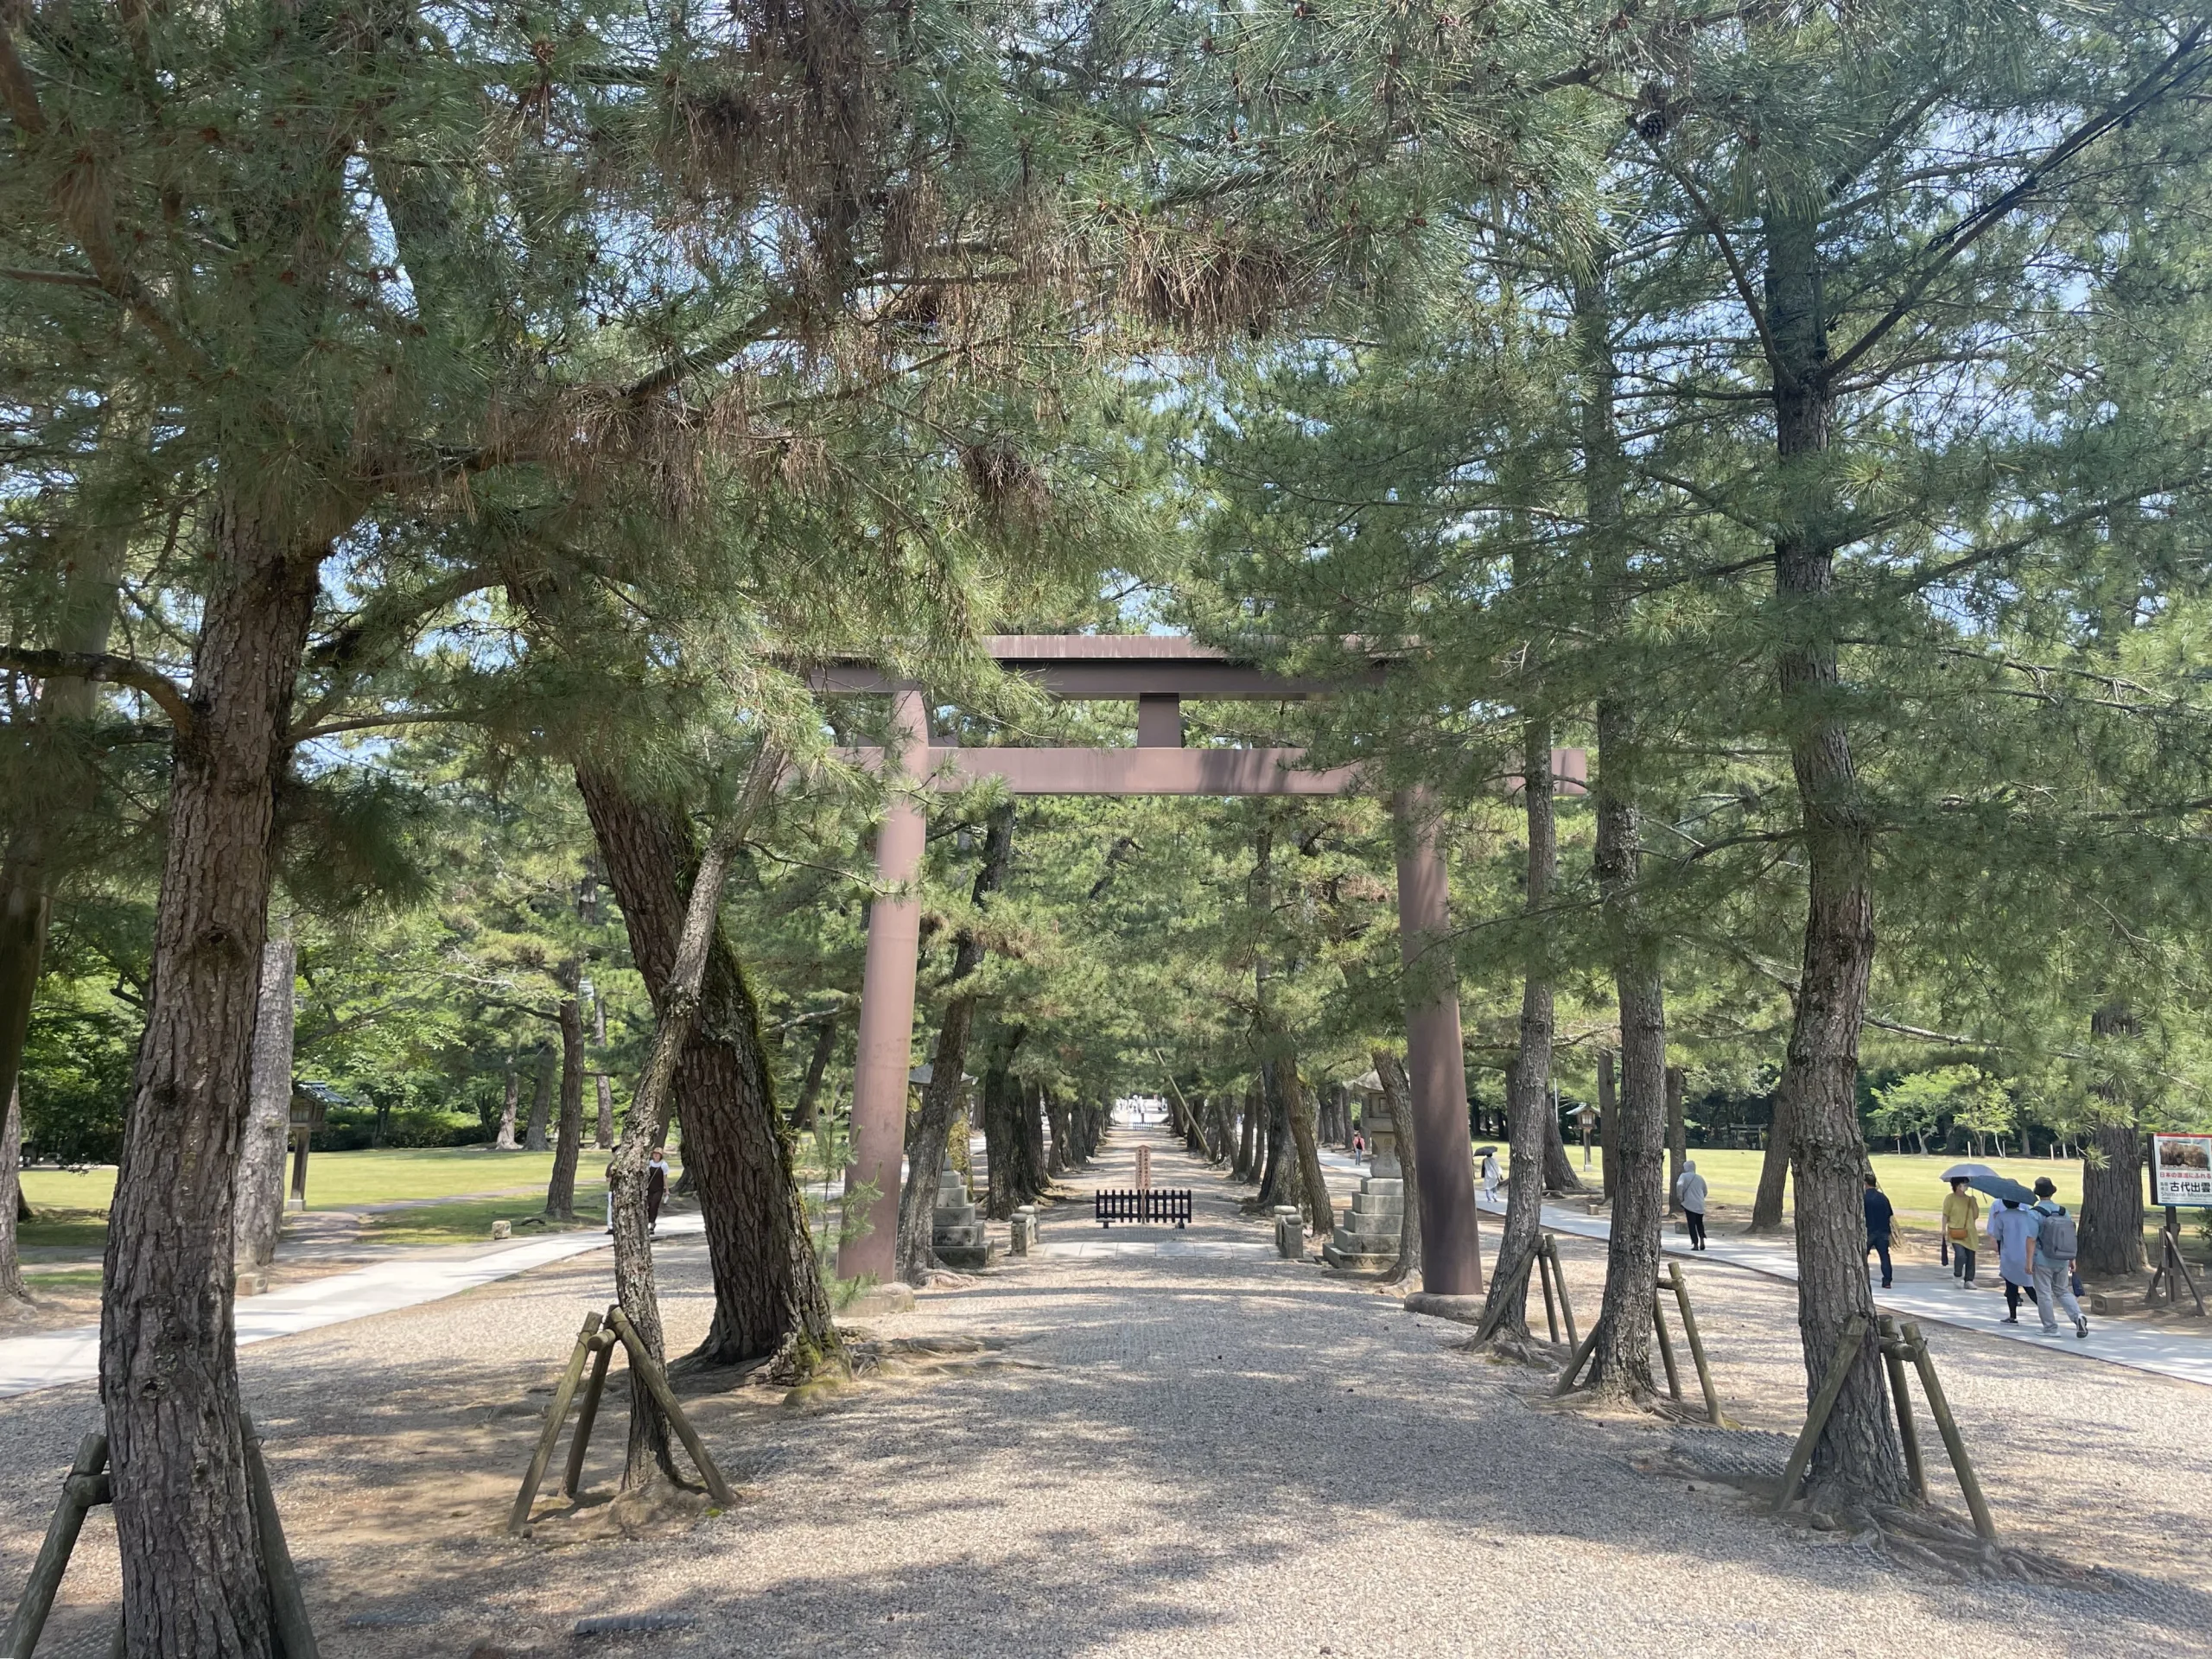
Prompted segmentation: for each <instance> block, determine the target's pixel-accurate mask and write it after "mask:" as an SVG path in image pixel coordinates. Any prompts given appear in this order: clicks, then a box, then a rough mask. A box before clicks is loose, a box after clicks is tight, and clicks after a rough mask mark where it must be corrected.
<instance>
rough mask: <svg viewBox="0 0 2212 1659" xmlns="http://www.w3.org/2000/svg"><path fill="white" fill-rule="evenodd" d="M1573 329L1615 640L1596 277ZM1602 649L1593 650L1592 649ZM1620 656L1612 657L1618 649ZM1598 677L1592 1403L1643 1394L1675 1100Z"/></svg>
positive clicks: (1607, 340)
mask: <svg viewBox="0 0 2212 1659" xmlns="http://www.w3.org/2000/svg"><path fill="white" fill-rule="evenodd" d="M1575 311H1576V317H1575V334H1576V340H1577V344H1578V346H1579V347H1580V354H1581V359H1582V369H1583V375H1584V382H1585V396H1584V399H1583V408H1582V421H1583V446H1582V448H1583V458H1584V476H1583V486H1584V490H1585V495H1586V502H1587V505H1588V510H1589V532H1590V570H1591V588H1592V594H1593V597H1594V601H1595V603H1594V605H1593V607H1592V608H1593V615H1592V627H1593V632H1594V633H1595V634H1596V636H1597V638H1598V639H1599V641H1600V642H1611V641H1620V642H1621V643H1622V645H1626V643H1627V642H1626V641H1625V639H1624V638H1623V636H1624V634H1625V632H1626V631H1627V626H1628V623H1629V620H1630V613H1629V599H1628V581H1629V563H1628V548H1627V544H1626V537H1625V535H1624V529H1623V525H1622V490H1623V480H1624V473H1625V467H1624V461H1623V458H1622V454H1621V448H1620V435H1619V433H1618V430H1617V429H1616V427H1615V424H1614V418H1613V390H1614V385H1615V368H1614V362H1613V355H1612V340H1611V306H1610V305H1609V304H1608V302H1607V300H1606V296H1605V278H1604V277H1603V275H1602V274H1596V275H1593V276H1591V277H1586V278H1584V279H1583V280H1582V281H1580V282H1579V283H1577V284H1576V288H1575ZM1601 648H1602V645H1601ZM1622 654H1623V655H1624V656H1625V655H1626V654H1627V653H1626V652H1625V651H1624V652H1623V653H1622ZM1627 683H1630V682H1629V681H1628V680H1627V678H1626V677H1613V678H1610V679H1609V680H1608V681H1607V682H1606V683H1605V685H1604V686H1603V688H1602V689H1601V690H1599V695H1598V708H1597V722H1596V723H1597V739H1598V772H1597V776H1596V778H1595V779H1593V780H1592V782H1593V785H1594V787H1593V792H1594V794H1595V796H1596V801H1595V805H1596V808H1597V820H1598V823H1597V847H1596V849H1595V853H1594V855H1593V858H1592V863H1593V865H1594V867H1595V874H1596V875H1597V878H1598V891H1599V912H1600V918H1601V919H1602V921H1603V923H1604V925H1605V946H1606V955H1607V957H1608V958H1609V959H1610V962H1611V967H1612V970H1613V991H1614V998H1615V1001H1616V1005H1617V1006H1618V1010H1619V1018H1620V1038H1621V1049H1620V1086H1619V1090H1618V1095H1617V1096H1615V1097H1614V1098H1612V1099H1610V1100H1605V1099H1604V1096H1606V1095H1609V1094H1612V1093H1613V1090H1611V1087H1610V1085H1611V1083H1612V1077H1611V1070H1612V1068H1611V1064H1610V1057H1605V1065H1604V1066H1603V1069H1602V1070H1601V1071H1600V1072H1599V1079H1600V1089H1599V1095H1600V1098H1601V1101H1602V1102H1603V1109H1604V1111H1605V1126H1606V1136H1605V1196H1606V1197H1607V1198H1609V1199H1611V1204H1612V1225H1611V1229H1610V1230H1609V1231H1608V1235H1607V1238H1606V1243H1605V1300H1604V1301H1603V1303H1602V1304H1601V1305H1600V1307H1599V1315H1598V1322H1597V1326H1596V1333H1595V1339H1594V1341H1593V1342H1592V1345H1591V1351H1590V1370H1589V1372H1588V1376H1587V1379H1586V1382H1585V1383H1584V1387H1585V1388H1586V1390H1587V1391H1588V1392H1589V1393H1591V1394H1592V1395H1599V1396H1611V1397H1616V1398H1627V1399H1634V1400H1642V1399H1644V1398H1646V1397H1647V1396H1649V1395H1650V1394H1651V1393H1652V1392H1653V1389H1652V1383H1651V1318H1650V1313H1649V1309H1650V1307H1651V1304H1652V1299H1653V1298H1654V1297H1655V1296H1656V1294H1657V1293H1658V1287H1659V1252H1660V1243H1661V1241H1660V1229H1661V1227H1662V1224H1663V1222H1662V1217H1663V1214H1664V1211H1665V1208H1666V1202H1667V1192H1668V1182H1667V1178H1666V1172H1665V1169H1664V1167H1663V1164H1662V1160H1663V1159H1664V1157H1665V1145H1666V1142H1665V1136H1666V1130H1667V1123H1668V1116H1669V1104H1670V1103H1671V1104H1672V1105H1674V1106H1675V1108H1676V1109H1677V1111H1676V1118H1677V1121H1679V1107H1680V1104H1681V1096H1680V1095H1679V1093H1678V1092H1677V1091H1676V1090H1674V1089H1672V1088H1670V1087H1669V1072H1668V1070H1667V1016H1666V1004H1665V1001H1664V1000H1663V998H1664V992H1663V990H1662V985H1661V982H1660V974H1659V953H1658V950H1657V946H1656V941H1654V940H1653V939H1652V938H1651V936H1650V934H1649V931H1648V930H1647V928H1646V926H1645V924H1644V913H1643V891H1642V887H1641V885H1640V884H1641V881H1642V879H1643V818H1642V813H1641V810H1640V806H1639V776H1640V773H1641V770H1642V760H1643V756H1642V752H1641V743H1640V737H1641V734H1640V732H1639V731H1638V728H1637V718H1636V711H1635V709H1633V708H1632V707H1631V705H1630V702H1629V701H1628V699H1627V698H1626V697H1625V696H1623V695H1622V690H1621V688H1622V687H1623V686H1624V684H1627Z"/></svg>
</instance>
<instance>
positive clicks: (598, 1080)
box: [591, 1071, 614, 1152]
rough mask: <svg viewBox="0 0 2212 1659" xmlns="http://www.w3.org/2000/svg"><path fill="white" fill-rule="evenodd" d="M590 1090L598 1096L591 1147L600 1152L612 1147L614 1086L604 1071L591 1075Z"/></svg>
mask: <svg viewBox="0 0 2212 1659" xmlns="http://www.w3.org/2000/svg"><path fill="white" fill-rule="evenodd" d="M591 1081H592V1088H593V1090H594V1092H595V1093H596V1094H597V1095H598V1096H599V1099H598V1107H599V1111H598V1116H597V1119H596V1121H595V1122H594V1124H593V1126H592V1137H591V1138H592V1145H593V1146H594V1147H597V1148H598V1149H599V1150H600V1151H601V1152H611V1151H613V1147H614V1084H613V1081H612V1079H610V1078H609V1077H607V1073H606V1072H604V1071H594V1072H593V1073H592V1079H591Z"/></svg>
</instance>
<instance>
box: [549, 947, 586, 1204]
mask: <svg viewBox="0 0 2212 1659" xmlns="http://www.w3.org/2000/svg"><path fill="white" fill-rule="evenodd" d="M563 982H564V984H565V985H566V986H567V988H568V993H569V994H568V995H565V996H563V998H562V999H561V1010H560V1013H561V1134H560V1138H559V1140H558V1141H556V1142H555V1143H554V1147H553V1174H552V1177H551V1179H549V1180H548V1181H547V1182H546V1184H545V1213H546V1215H547V1216H548V1217H550V1218H551V1219H552V1220H555V1221H574V1220H575V1218H576V1162H577V1160H579V1159H580V1158H581V1157H582V1155H583V1149H584V1010H583V1005H582V1003H581V1002H579V1001H577V1000H576V987H575V969H574V968H573V967H571V968H569V969H567V970H566V971H565V972H564V975H563Z"/></svg>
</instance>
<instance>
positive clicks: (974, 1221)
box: [930, 1156, 998, 1268]
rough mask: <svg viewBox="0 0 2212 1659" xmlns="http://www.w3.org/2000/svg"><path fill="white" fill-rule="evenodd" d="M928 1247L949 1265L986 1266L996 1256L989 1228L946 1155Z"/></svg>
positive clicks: (939, 1180) (959, 1174) (932, 1215)
mask: <svg viewBox="0 0 2212 1659" xmlns="http://www.w3.org/2000/svg"><path fill="white" fill-rule="evenodd" d="M930 1249H932V1250H934V1251H935V1252H936V1253H937V1259H938V1261H940V1262H944V1265H945V1266H946V1267H948V1268H988V1267H989V1266H990V1265H991V1263H992V1262H995V1261H996V1260H997V1259H998V1247H997V1246H996V1245H995V1244H993V1243H991V1237H990V1230H989V1228H988V1226H987V1225H986V1224H985V1223H984V1221H983V1218H982V1217H981V1216H979V1215H977V1214H976V1206H975V1205H974V1204H973V1203H972V1202H970V1201H969V1197H968V1182H967V1179H966V1178H965V1177H963V1175H962V1174H961V1173H960V1172H959V1171H958V1170H957V1169H955V1168H954V1167H953V1166H952V1160H951V1158H950V1156H947V1158H946V1159H945V1161H944V1168H943V1169H941V1170H939V1171H938V1176H937V1204H936V1207H935V1209H934V1210H932V1211H931V1216H930Z"/></svg>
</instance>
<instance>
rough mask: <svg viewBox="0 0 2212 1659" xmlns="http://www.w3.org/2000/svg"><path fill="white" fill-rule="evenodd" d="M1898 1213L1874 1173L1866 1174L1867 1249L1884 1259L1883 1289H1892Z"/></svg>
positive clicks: (1871, 1253) (1868, 1172)
mask: <svg viewBox="0 0 2212 1659" xmlns="http://www.w3.org/2000/svg"><path fill="white" fill-rule="evenodd" d="M1896 1225H1897V1211H1896V1210H1895V1209H1894V1208H1893V1207H1892V1206H1891V1204H1890V1195H1889V1194H1888V1193H1886V1192H1883V1191H1882V1188H1881V1184H1880V1183H1879V1182H1878V1181H1877V1180H1876V1179H1875V1178H1874V1172H1873V1171H1872V1170H1871V1169H1870V1170H1868V1171H1867V1172H1866V1249H1867V1252H1868V1253H1869V1254H1870V1255H1878V1256H1880V1257H1881V1258H1882V1288H1883V1289H1884V1290H1887V1289H1888V1288H1889V1287H1890V1278H1891V1267H1890V1233H1891V1229H1892V1228H1894V1227H1895V1226H1896Z"/></svg>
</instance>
